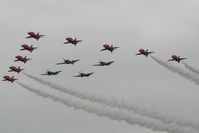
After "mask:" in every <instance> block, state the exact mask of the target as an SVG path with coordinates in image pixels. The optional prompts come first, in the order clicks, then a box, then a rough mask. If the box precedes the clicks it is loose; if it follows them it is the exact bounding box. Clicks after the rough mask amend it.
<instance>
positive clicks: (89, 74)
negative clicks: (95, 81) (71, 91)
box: [73, 72, 94, 77]
mask: <svg viewBox="0 0 199 133" xmlns="http://www.w3.org/2000/svg"><path fill="white" fill-rule="evenodd" d="M93 73H94V72H91V73H82V72H79V74H78V75H75V76H73V77H89V76H91V75H92V74H93Z"/></svg>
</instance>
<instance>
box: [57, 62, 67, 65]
mask: <svg viewBox="0 0 199 133" xmlns="http://www.w3.org/2000/svg"><path fill="white" fill-rule="evenodd" d="M61 64H66V63H65V62H61V63H57V64H56V65H61Z"/></svg>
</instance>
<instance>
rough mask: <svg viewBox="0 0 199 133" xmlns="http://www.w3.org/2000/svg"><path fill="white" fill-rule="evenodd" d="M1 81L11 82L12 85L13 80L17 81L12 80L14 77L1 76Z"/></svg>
mask: <svg viewBox="0 0 199 133" xmlns="http://www.w3.org/2000/svg"><path fill="white" fill-rule="evenodd" d="M3 78H4V79H3V80H2V81H9V82H11V83H13V82H14V81H15V80H17V79H15V78H14V76H12V77H10V76H7V75H6V76H3Z"/></svg>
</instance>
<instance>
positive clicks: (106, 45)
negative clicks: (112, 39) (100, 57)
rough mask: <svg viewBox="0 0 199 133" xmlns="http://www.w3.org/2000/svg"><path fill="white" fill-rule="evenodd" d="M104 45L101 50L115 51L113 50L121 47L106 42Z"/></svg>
mask: <svg viewBox="0 0 199 133" xmlns="http://www.w3.org/2000/svg"><path fill="white" fill-rule="evenodd" d="M103 47H104V48H103V49H101V50H100V51H104V50H108V51H111V52H113V50H115V49H118V48H119V47H113V45H108V44H104V45H103Z"/></svg>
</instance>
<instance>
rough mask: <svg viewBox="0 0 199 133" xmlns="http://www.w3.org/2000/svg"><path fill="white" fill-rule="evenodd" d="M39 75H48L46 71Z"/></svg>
mask: <svg viewBox="0 0 199 133" xmlns="http://www.w3.org/2000/svg"><path fill="white" fill-rule="evenodd" d="M41 75H49V74H48V73H43V74H41Z"/></svg>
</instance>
